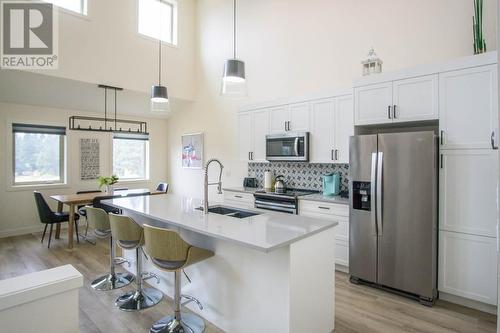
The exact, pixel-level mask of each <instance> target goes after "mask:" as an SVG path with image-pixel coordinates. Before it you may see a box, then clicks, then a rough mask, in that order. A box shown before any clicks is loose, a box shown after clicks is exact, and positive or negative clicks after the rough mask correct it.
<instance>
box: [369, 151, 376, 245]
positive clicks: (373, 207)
mask: <svg viewBox="0 0 500 333" xmlns="http://www.w3.org/2000/svg"><path fill="white" fill-rule="evenodd" d="M371 171H372V172H371V179H370V181H371V185H370V197H371V198H370V210H371V214H370V217H371V223H372V225H373V230H374V233H373V235H374V236H376V235H377V216H376V215H375V214H376V211H377V208H376V203H375V200H376V199H375V198H376V196H377V195H376V192H375V191H376V184H377V180H376V178H377V153H372V170H371Z"/></svg>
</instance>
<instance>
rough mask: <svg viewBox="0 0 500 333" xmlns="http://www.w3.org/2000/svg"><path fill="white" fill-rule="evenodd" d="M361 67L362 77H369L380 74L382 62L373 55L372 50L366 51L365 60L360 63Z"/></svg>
mask: <svg viewBox="0 0 500 333" xmlns="http://www.w3.org/2000/svg"><path fill="white" fill-rule="evenodd" d="M361 64H362V65H363V75H370V74H375V73H381V72H382V64H383V62H382V60H380V58H379V57H378V55H377V54H376V53H375V50H374V49H373V48H371V49H370V51H368V55H367V56H366V59H365V60H363V61H362V62H361Z"/></svg>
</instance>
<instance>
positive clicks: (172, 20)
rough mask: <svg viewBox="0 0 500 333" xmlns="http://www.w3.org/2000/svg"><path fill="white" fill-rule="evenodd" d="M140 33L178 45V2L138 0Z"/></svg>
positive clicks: (170, 0)
mask: <svg viewBox="0 0 500 333" xmlns="http://www.w3.org/2000/svg"><path fill="white" fill-rule="evenodd" d="M137 1H138V4H139V8H138V9H139V20H138V22H139V26H138V31H139V33H140V34H142V35H145V36H148V37H151V38H154V39H160V38H161V40H162V41H164V42H166V43H170V44H174V45H177V2H176V1H172V0H137Z"/></svg>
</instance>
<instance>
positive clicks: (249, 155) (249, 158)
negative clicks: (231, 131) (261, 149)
mask: <svg viewBox="0 0 500 333" xmlns="http://www.w3.org/2000/svg"><path fill="white" fill-rule="evenodd" d="M251 154H252V153H250V152H248V160H249V161H251V160H252V156H251Z"/></svg>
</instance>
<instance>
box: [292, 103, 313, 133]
mask: <svg viewBox="0 0 500 333" xmlns="http://www.w3.org/2000/svg"><path fill="white" fill-rule="evenodd" d="M289 110H290V119H289V121H290V123H289V128H288V130H289V131H294V132H309V130H310V125H309V122H310V105H309V103H298V104H291V105H290V107H289Z"/></svg>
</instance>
